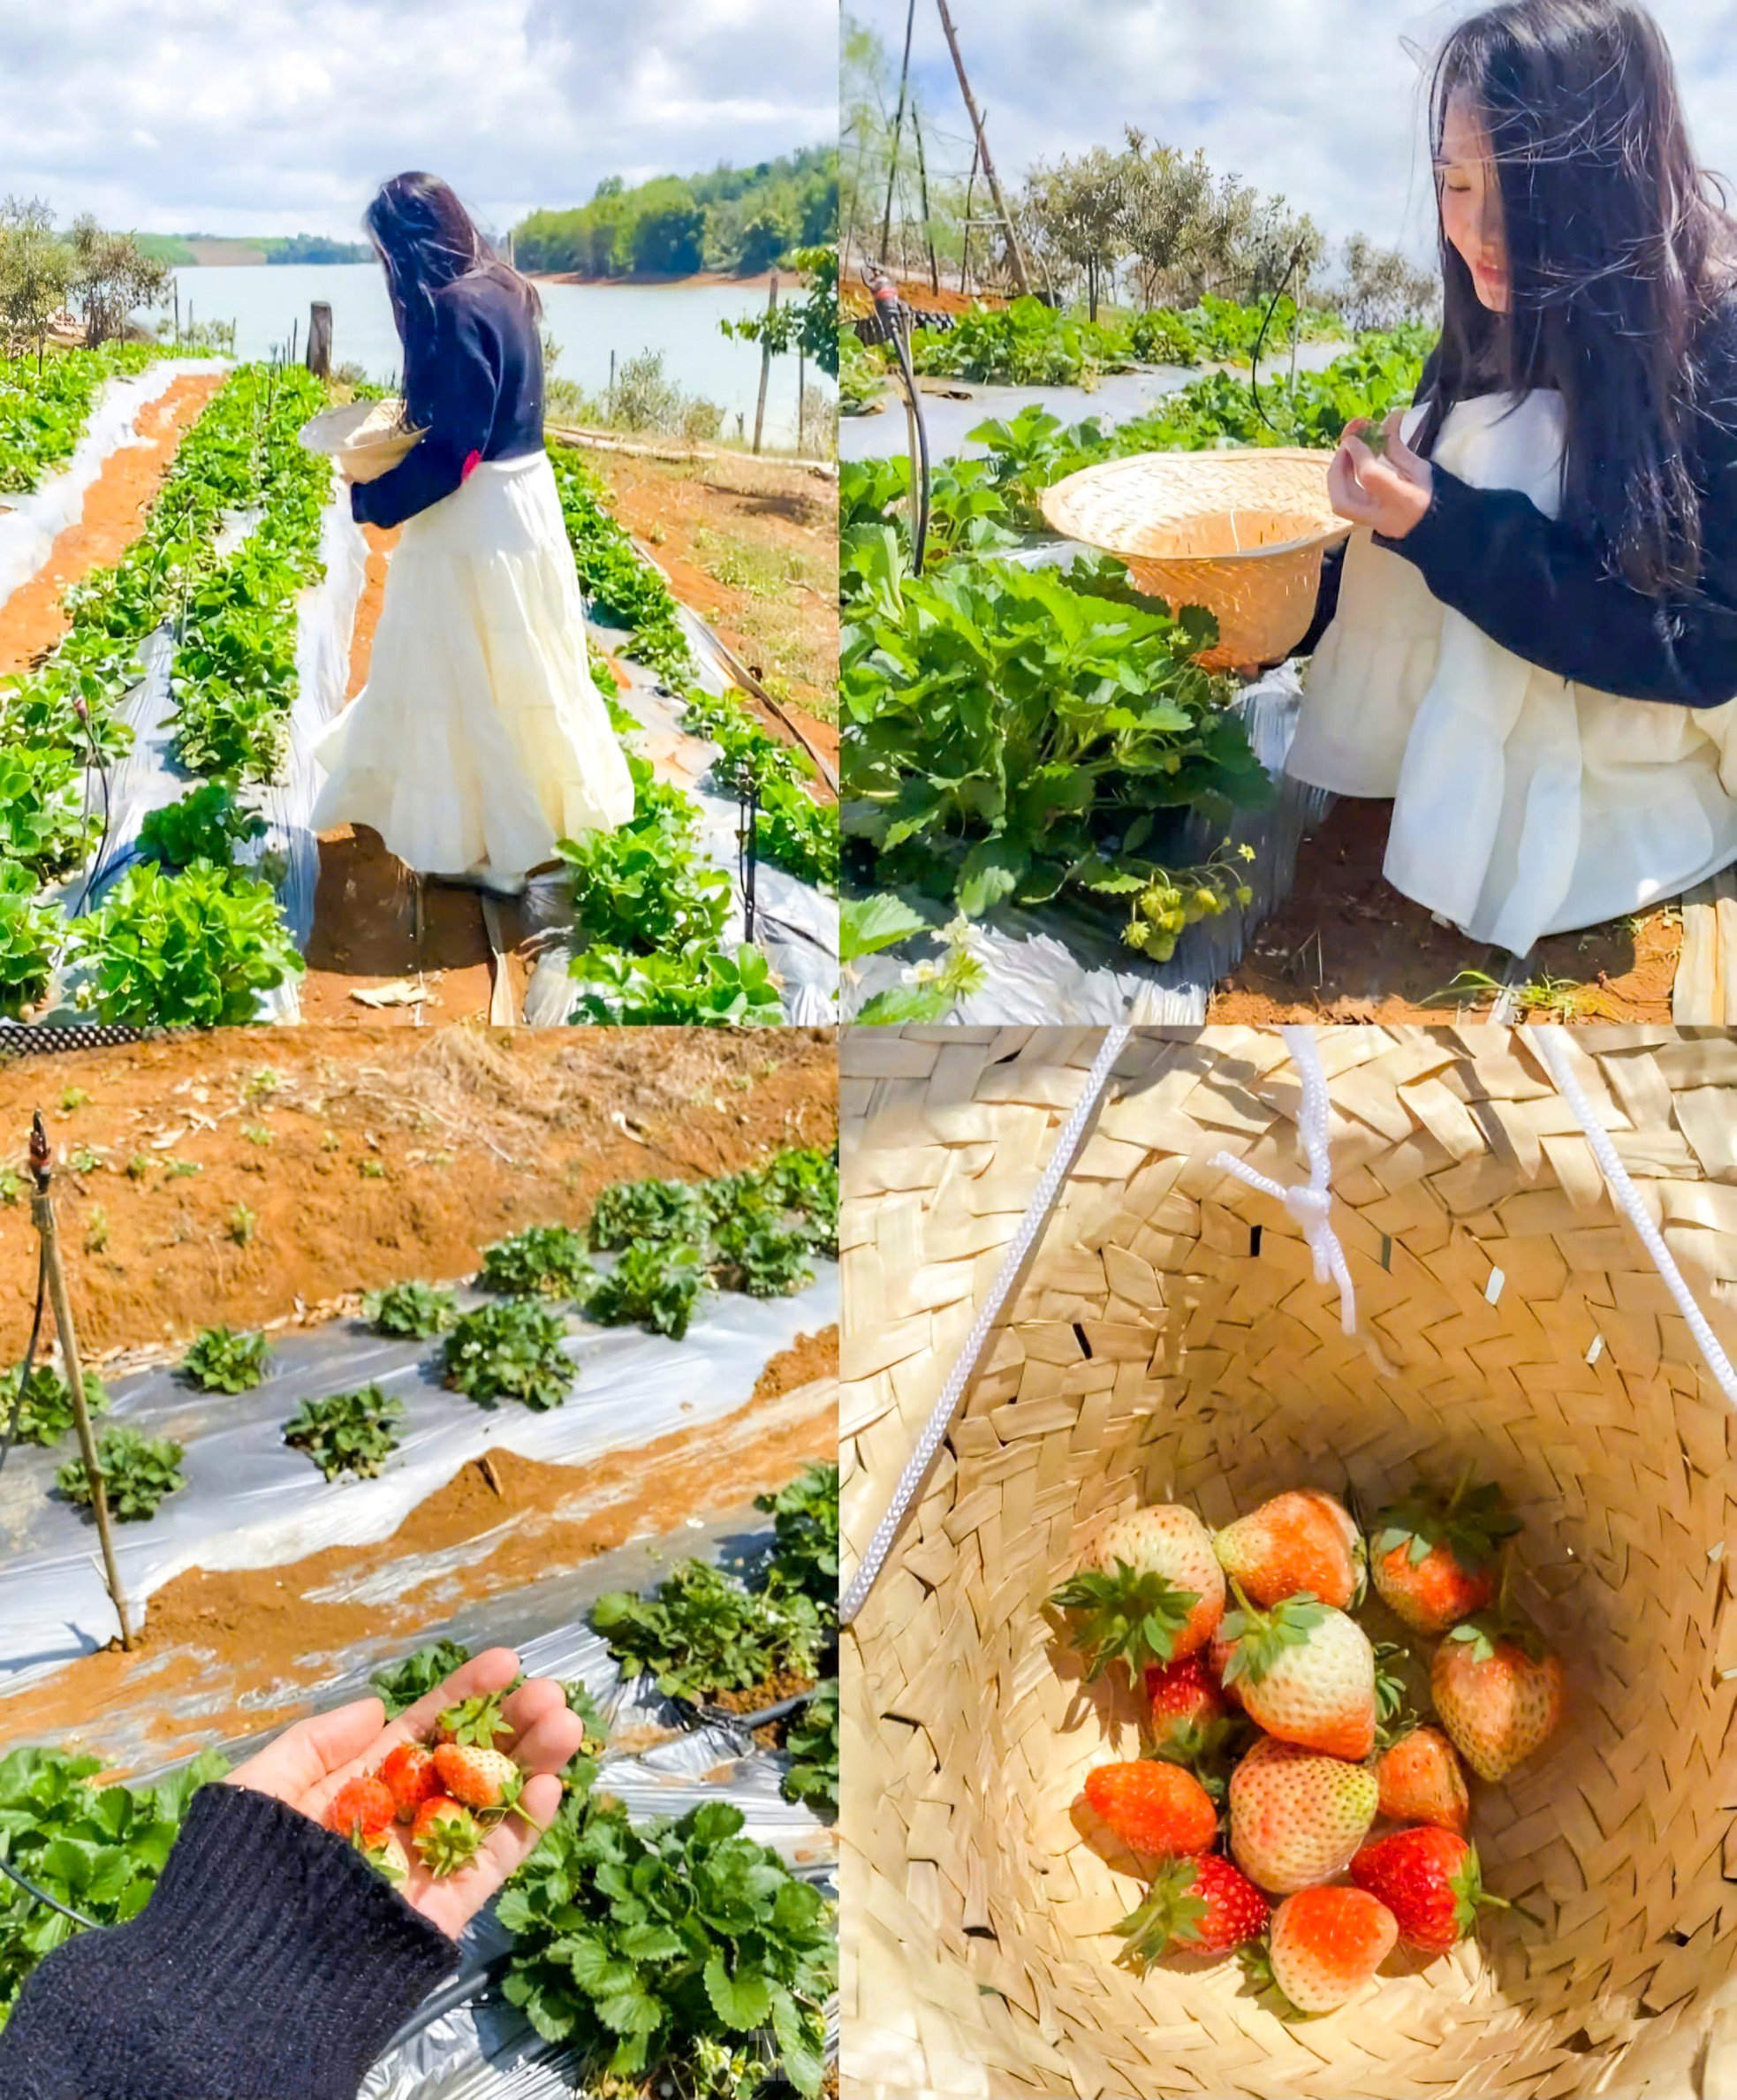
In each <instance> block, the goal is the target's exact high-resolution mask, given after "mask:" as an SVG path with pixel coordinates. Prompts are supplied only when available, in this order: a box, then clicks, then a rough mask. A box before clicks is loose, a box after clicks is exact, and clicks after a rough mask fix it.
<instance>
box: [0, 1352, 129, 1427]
mask: <svg viewBox="0 0 1737 2100" xmlns="http://www.w3.org/2000/svg"><path fill="white" fill-rule="evenodd" d="M23 1368H24V1367H23V1365H22V1364H16V1363H15V1364H14V1365H13V1366H12V1368H11V1370H10V1371H8V1372H7V1373H6V1375H5V1376H4V1378H0V1435H4V1432H5V1429H6V1427H7V1425H8V1424H9V1423H10V1422H11V1419H12V1409H13V1407H14V1406H16V1405H17V1402H18V1388H19V1372H20V1371H21V1370H22V1369H23ZM85 1406H86V1408H87V1411H88V1412H89V1413H90V1414H107V1413H108V1412H109V1395H108V1391H107V1390H106V1388H105V1387H104V1385H103V1384H102V1380H101V1379H100V1378H93V1377H92V1376H91V1375H90V1373H89V1372H88V1371H87V1372H86V1373H85ZM71 1428H72V1387H71V1385H70V1384H68V1383H67V1381H66V1379H65V1378H64V1376H62V1375H61V1373H60V1372H59V1371H58V1370H57V1369H56V1368H55V1367H54V1365H53V1364H51V1363H36V1364H32V1366H31V1367H30V1379H29V1383H28V1384H27V1386H26V1387H25V1392H24V1406H23V1408H22V1410H21V1412H20V1413H19V1422H18V1435H19V1442H20V1443H23V1444H43V1445H48V1444H58V1443H59V1441H60V1439H61V1438H62V1437H64V1435H65V1434H66V1432H67V1430H68V1429H71Z"/></svg>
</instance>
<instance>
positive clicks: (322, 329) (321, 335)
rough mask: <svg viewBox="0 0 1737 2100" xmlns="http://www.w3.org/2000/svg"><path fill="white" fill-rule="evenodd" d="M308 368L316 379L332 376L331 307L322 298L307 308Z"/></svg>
mask: <svg viewBox="0 0 1737 2100" xmlns="http://www.w3.org/2000/svg"><path fill="white" fill-rule="evenodd" d="M307 369H308V370H309V371H310V372H311V373H312V374H313V375H314V376H315V379H330V377H331V307H330V305H329V304H328V303H327V301H326V300H324V299H315V300H314V301H313V303H312V304H311V305H310V306H309V307H308V309H307Z"/></svg>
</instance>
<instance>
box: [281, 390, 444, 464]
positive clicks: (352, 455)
mask: <svg viewBox="0 0 1737 2100" xmlns="http://www.w3.org/2000/svg"><path fill="white" fill-rule="evenodd" d="M421 436H422V433H421V431H420V430H413V429H411V428H409V427H408V426H407V425H406V422H405V420H404V403H403V402H402V401H397V400H385V401H346V402H345V403H344V404H343V406H341V407H338V408H322V410H321V411H320V413H319V414H318V415H316V416H313V417H311V418H310V419H309V420H308V421H307V422H305V423H304V424H303V425H302V426H301V442H302V444H305V445H306V446H307V450H308V451H310V452H328V453H330V455H331V457H332V458H333V459H336V460H337V461H338V465H339V466H341V467H342V468H343V469H344V471H345V474H348V475H349V477H350V479H351V480H352V481H375V480H377V479H378V477H379V476H380V475H381V474H384V473H385V472H386V471H387V470H388V468H390V467H393V466H397V465H398V462H399V460H400V459H404V458H405V456H406V454H407V453H408V452H409V451H410V449H411V447H412V446H413V444H415V443H416V441H417V440H418V438H420V437H421Z"/></svg>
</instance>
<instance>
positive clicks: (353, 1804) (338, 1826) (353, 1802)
mask: <svg viewBox="0 0 1737 2100" xmlns="http://www.w3.org/2000/svg"><path fill="white" fill-rule="evenodd" d="M392 1813H393V1811H392V1797H391V1793H389V1792H388V1791H387V1789H386V1788H385V1787H384V1786H383V1785H381V1783H380V1782H379V1780H378V1779H346V1780H345V1782H344V1784H343V1785H342V1786H340V1787H339V1788H338V1792H337V1793H335V1794H333V1796H332V1797H331V1806H330V1808H328V1809H327V1810H326V1828H327V1829H328V1830H329V1831H337V1832H338V1836H339V1837H340V1838H355V1839H359V1840H360V1841H362V1842H366V1843H371V1842H372V1841H373V1840H374V1839H375V1838H380V1837H383V1836H384V1834H385V1833H386V1831H389V1830H391V1827H392Z"/></svg>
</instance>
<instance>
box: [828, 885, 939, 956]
mask: <svg viewBox="0 0 1737 2100" xmlns="http://www.w3.org/2000/svg"><path fill="white" fill-rule="evenodd" d="M928 931H929V921H928V920H927V919H925V918H924V917H923V915H922V913H921V912H914V911H913V910H912V909H911V907H910V906H909V905H907V904H906V903H905V902H904V901H903V900H902V899H901V898H897V897H891V896H887V895H885V894H884V893H883V894H881V895H879V896H875V897H847V898H844V899H843V901H842V902H841V903H840V905H839V906H838V956H839V959H840V960H841V961H843V962H856V961H859V960H861V958H862V957H863V956H865V955H878V954H879V952H880V951H881V950H882V949H883V948H892V947H896V946H897V945H898V944H899V942H900V941H908V940H910V939H912V938H913V937H914V936H916V935H918V934H922V933H927V932H928Z"/></svg>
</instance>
